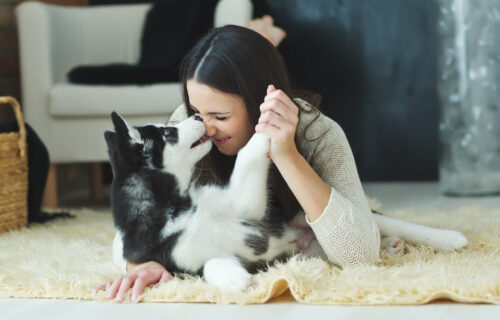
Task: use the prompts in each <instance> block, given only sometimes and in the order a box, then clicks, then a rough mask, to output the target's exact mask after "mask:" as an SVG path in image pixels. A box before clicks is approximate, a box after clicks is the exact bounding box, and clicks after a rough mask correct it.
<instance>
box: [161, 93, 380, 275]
mask: <svg viewBox="0 0 500 320" xmlns="http://www.w3.org/2000/svg"><path fill="white" fill-rule="evenodd" d="M294 100H295V102H296V103H297V104H299V105H300V106H301V109H302V111H301V113H300V117H299V124H298V126H297V130H296V135H297V136H298V138H299V143H298V145H297V148H298V149H299V152H300V153H301V154H302V155H303V156H304V158H305V159H306V160H307V162H308V163H309V164H310V165H311V167H312V168H313V169H314V171H315V172H316V173H317V174H318V175H319V176H320V177H321V178H322V179H323V181H324V182H325V183H326V184H327V185H328V186H330V188H331V194H330V200H329V202H328V205H327V206H326V208H325V209H324V211H323V213H322V214H321V216H320V217H319V218H318V219H316V220H315V221H313V222H311V221H309V219H307V216H306V221H307V223H308V224H309V226H311V228H312V230H313V231H314V234H315V235H316V238H317V239H318V242H319V244H320V245H321V247H322V248H323V251H324V252H325V253H326V255H327V256H328V258H329V259H330V261H331V262H333V263H334V264H336V265H338V266H340V267H345V266H348V265H352V264H357V263H365V264H373V263H376V262H377V261H378V259H379V250H380V234H379V229H378V227H377V224H376V223H375V220H374V219H373V217H372V213H371V209H370V206H369V205H368V201H367V199H366V196H365V193H364V191H363V187H362V185H361V181H360V179H359V175H358V170H357V168H356V163H355V162H354V156H353V154H352V151H351V147H350V146H349V143H348V141H347V138H346V136H345V134H344V131H343V130H342V128H341V127H340V126H339V125H338V124H337V123H336V122H335V121H333V120H332V119H330V118H328V117H327V116H325V115H323V114H322V113H319V117H318V112H316V111H313V110H312V107H311V105H310V104H309V103H308V102H306V101H304V100H302V99H298V98H297V99H294ZM186 117H187V113H186V109H185V108H184V105H181V106H179V107H178V108H177V109H176V110H175V112H174V113H173V114H172V116H171V118H170V120H169V125H174V124H176V123H178V122H180V121H182V120H184V119H186ZM301 214H304V213H303V212H302V213H301Z"/></svg>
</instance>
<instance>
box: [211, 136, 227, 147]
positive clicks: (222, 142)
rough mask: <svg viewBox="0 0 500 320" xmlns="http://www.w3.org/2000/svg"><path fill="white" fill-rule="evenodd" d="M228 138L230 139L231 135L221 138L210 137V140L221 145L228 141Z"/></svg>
mask: <svg viewBox="0 0 500 320" xmlns="http://www.w3.org/2000/svg"><path fill="white" fill-rule="evenodd" d="M229 139H231V137H227V138H222V139H216V138H212V141H213V142H214V143H215V144H216V145H218V146H221V145H223V144H225V143H226V142H228V141H229Z"/></svg>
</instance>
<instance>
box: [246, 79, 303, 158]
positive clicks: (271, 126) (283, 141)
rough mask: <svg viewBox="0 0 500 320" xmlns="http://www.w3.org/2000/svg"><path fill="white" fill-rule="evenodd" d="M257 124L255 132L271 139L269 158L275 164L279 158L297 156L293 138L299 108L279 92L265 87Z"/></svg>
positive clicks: (273, 88) (271, 87)
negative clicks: (265, 91)
mask: <svg viewBox="0 0 500 320" xmlns="http://www.w3.org/2000/svg"><path fill="white" fill-rule="evenodd" d="M260 113H261V114H260V118H259V123H258V124H257V125H256V126H255V132H263V133H267V134H268V135H269V137H270V138H271V146H270V148H269V157H270V158H271V160H273V161H274V162H275V163H276V162H277V161H279V160H280V159H281V158H286V157H290V156H296V155H298V151H297V146H296V145H295V141H294V137H295V130H296V129H297V124H298V122H299V116H298V115H299V108H298V107H297V106H296V105H295V103H293V101H292V100H291V99H290V98H289V97H288V96H287V95H286V94H285V93H284V92H283V91H281V90H277V89H276V88H275V87H274V86H273V85H269V86H268V87H267V95H266V97H265V98H264V102H263V103H262V104H261V105H260Z"/></svg>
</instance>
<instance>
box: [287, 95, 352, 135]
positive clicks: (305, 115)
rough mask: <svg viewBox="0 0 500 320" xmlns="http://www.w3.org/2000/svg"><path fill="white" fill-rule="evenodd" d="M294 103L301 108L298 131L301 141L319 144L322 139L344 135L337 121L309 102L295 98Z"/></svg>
mask: <svg viewBox="0 0 500 320" xmlns="http://www.w3.org/2000/svg"><path fill="white" fill-rule="evenodd" d="M294 101H295V102H296V103H297V104H299V106H300V108H301V112H300V115H299V123H298V125H297V130H296V134H297V135H298V137H299V139H300V140H301V141H305V142H310V143H311V142H313V141H316V143H319V142H320V141H321V140H323V139H322V138H333V137H334V136H337V135H339V134H340V135H344V131H343V130H342V128H341V127H340V125H339V124H338V123H337V122H336V121H334V120H333V119H331V118H330V117H328V116H326V115H324V114H323V113H322V112H321V111H319V110H318V109H317V108H316V107H314V106H313V105H311V104H310V103H309V102H307V101H305V100H303V99H300V98H295V99H294Z"/></svg>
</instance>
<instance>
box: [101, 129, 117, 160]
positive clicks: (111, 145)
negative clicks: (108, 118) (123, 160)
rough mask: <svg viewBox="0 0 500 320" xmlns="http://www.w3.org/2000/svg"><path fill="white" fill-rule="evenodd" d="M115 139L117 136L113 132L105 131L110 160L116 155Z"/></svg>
mask: <svg viewBox="0 0 500 320" xmlns="http://www.w3.org/2000/svg"><path fill="white" fill-rule="evenodd" d="M115 138H116V134H115V133H114V132H113V131H104V140H106V144H107V145H108V153H109V157H110V158H111V157H112V155H113V154H114V153H115V144H116V140H115Z"/></svg>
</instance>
